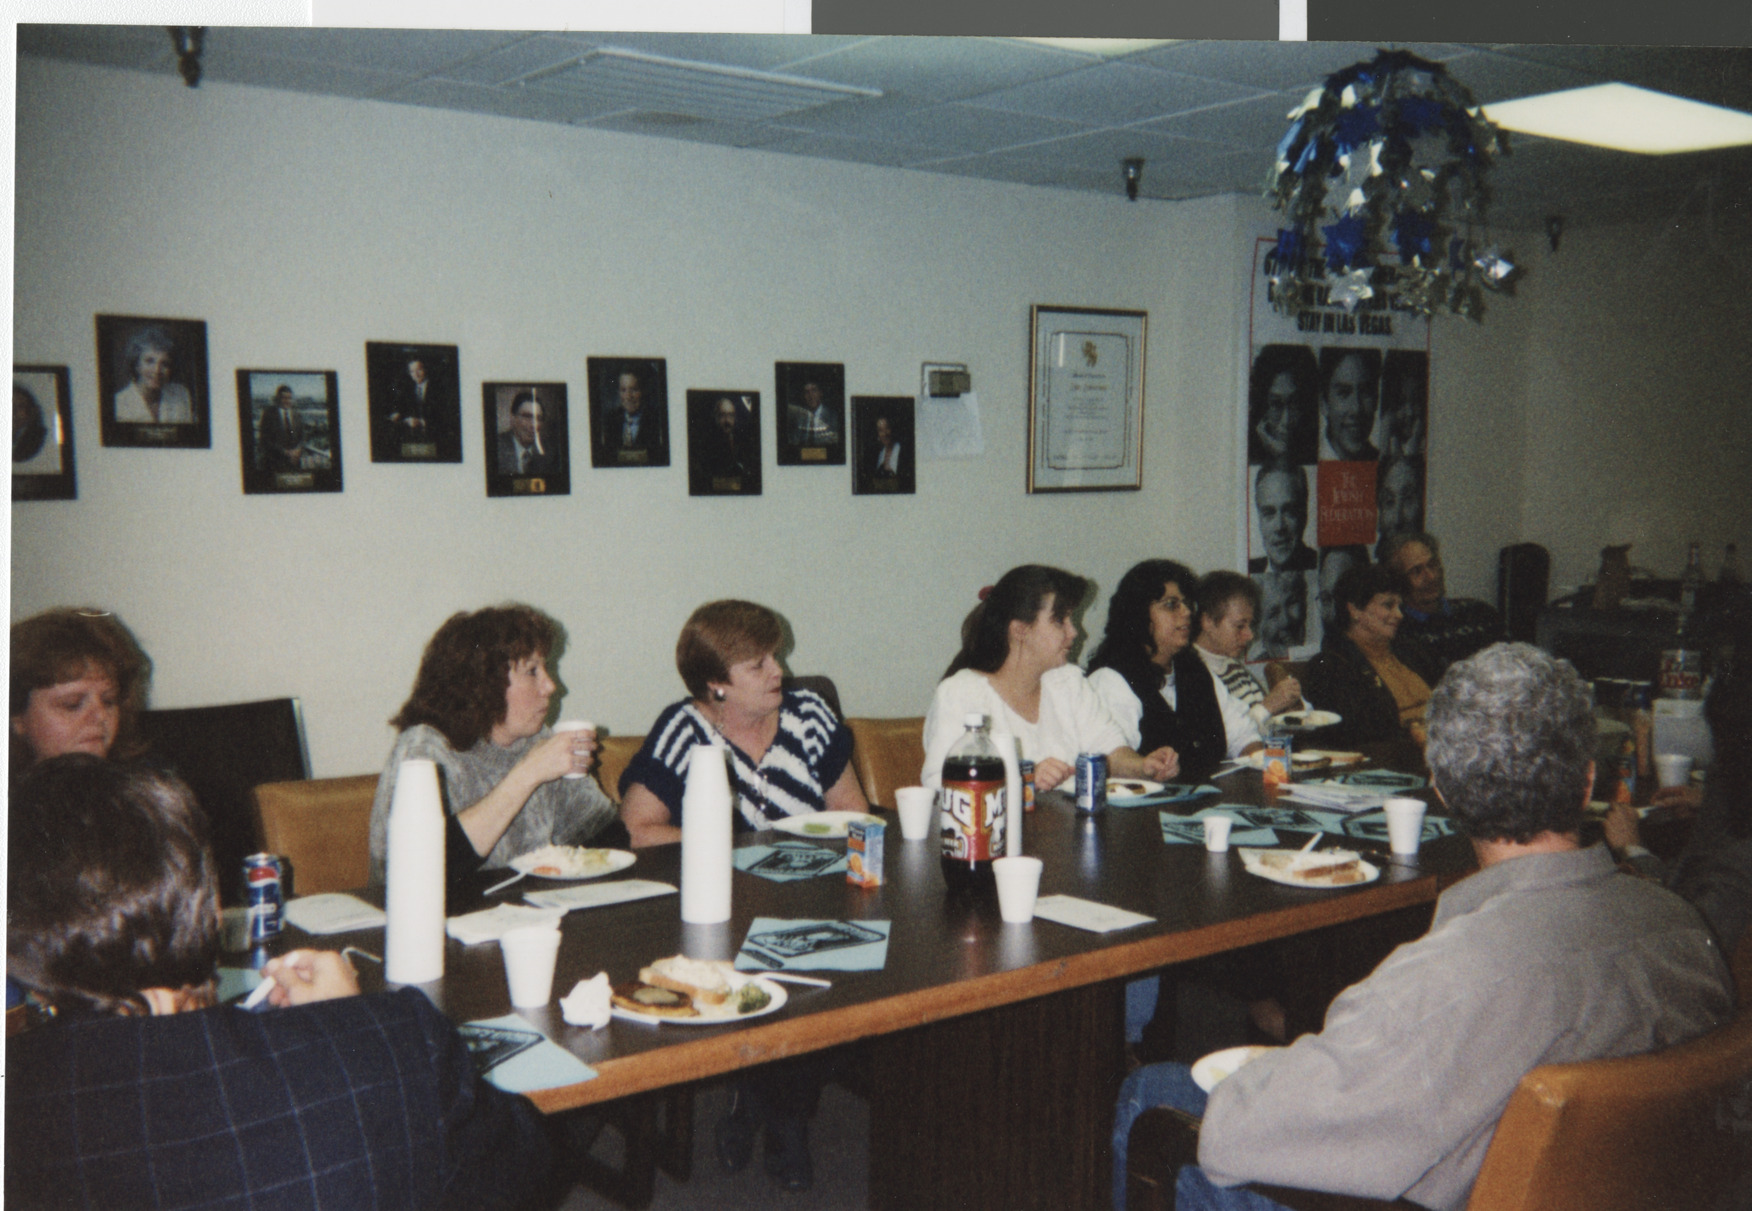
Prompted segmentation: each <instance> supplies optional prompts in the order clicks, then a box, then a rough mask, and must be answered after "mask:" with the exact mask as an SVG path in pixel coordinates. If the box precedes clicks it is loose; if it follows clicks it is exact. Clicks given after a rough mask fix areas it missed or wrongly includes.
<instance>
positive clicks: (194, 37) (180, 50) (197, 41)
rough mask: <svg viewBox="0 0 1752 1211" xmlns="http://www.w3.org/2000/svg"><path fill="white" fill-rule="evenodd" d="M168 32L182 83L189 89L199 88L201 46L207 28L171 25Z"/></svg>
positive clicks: (204, 39) (202, 26) (205, 36)
mask: <svg viewBox="0 0 1752 1211" xmlns="http://www.w3.org/2000/svg"><path fill="white" fill-rule="evenodd" d="M167 28H168V29H169V30H170V45H171V47H172V48H173V49H175V51H176V66H177V70H178V71H180V72H182V78H183V83H184V84H187V85H188V86H189V87H190V88H199V87H200V86H201V44H202V43H203V42H204V41H206V38H207V27H206V26H204V25H172V26H168V27H167Z"/></svg>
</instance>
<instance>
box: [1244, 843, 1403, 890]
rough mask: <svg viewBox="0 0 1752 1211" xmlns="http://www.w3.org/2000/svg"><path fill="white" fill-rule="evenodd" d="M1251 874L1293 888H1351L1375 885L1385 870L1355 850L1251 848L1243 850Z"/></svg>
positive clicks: (1245, 866)
mask: <svg viewBox="0 0 1752 1211" xmlns="http://www.w3.org/2000/svg"><path fill="white" fill-rule="evenodd" d="M1237 852H1239V853H1240V855H1241V865H1242V866H1243V867H1244V868H1245V869H1246V870H1247V872H1248V873H1249V874H1254V875H1258V876H1259V877H1260V878H1262V879H1270V880H1271V881H1272V882H1273V883H1282V884H1285V885H1286V886H1289V887H1351V886H1354V885H1356V884H1358V883H1373V882H1374V881H1375V880H1376V879H1378V878H1380V877H1381V870H1380V868H1379V867H1377V866H1375V865H1374V864H1373V863H1370V862H1365V861H1363V859H1362V855H1360V854H1358V853H1357V852H1356V851H1355V850H1351V849H1321V850H1299V849H1249V848H1247V847H1245V846H1243V847H1241V848H1240V849H1239V850H1238V851H1237Z"/></svg>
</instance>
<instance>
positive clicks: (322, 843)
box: [254, 774, 377, 896]
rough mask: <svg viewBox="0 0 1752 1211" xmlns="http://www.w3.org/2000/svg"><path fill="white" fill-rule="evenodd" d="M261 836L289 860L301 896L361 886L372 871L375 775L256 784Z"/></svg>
mask: <svg viewBox="0 0 1752 1211" xmlns="http://www.w3.org/2000/svg"><path fill="white" fill-rule="evenodd" d="M254 794H255V804H256V815H257V817H258V819H259V820H260V821H261V830H262V840H263V843H264V844H265V845H266V846H267V851H268V852H269V853H271V854H279V855H281V856H282V857H285V858H289V859H291V862H292V890H293V891H294V892H296V893H297V894H298V895H301V896H308V895H314V894H316V893H317V892H324V891H347V890H349V889H351V888H355V887H363V886H365V884H366V882H367V881H368V880H369V879H370V876H371V800H372V798H373V797H374V796H375V795H376V794H377V775H376V774H359V775H356V776H354V777H351V778H310V779H305V780H303V781H299V782H264V783H262V784H261V785H260V786H258V787H256V788H255V792H254Z"/></svg>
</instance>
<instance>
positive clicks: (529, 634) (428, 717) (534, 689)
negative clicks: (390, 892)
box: [371, 605, 619, 883]
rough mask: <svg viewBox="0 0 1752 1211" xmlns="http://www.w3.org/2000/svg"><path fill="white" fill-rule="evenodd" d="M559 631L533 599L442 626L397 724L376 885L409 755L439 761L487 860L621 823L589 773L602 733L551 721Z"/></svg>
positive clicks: (374, 852)
mask: <svg viewBox="0 0 1752 1211" xmlns="http://www.w3.org/2000/svg"><path fill="white" fill-rule="evenodd" d="M559 637H560V629H559V625H558V624H557V623H555V622H554V620H553V619H551V618H549V617H548V616H547V615H546V614H543V613H541V612H540V611H539V610H535V609H531V608H530V607H529V606H526V605H504V606H494V607H491V608H489V609H485V610H477V611H475V612H474V613H472V614H467V613H462V614H452V615H451V616H450V617H449V618H448V619H446V620H445V623H444V625H443V626H441V627H439V628H438V633H437V634H436V635H434V636H432V640H431V642H430V643H428V644H427V645H426V652H425V654H424V655H423V656H421V657H420V671H419V673H418V674H417V675H416V676H415V678H414V689H413V693H411V694H410V695H408V700H407V702H405V703H404V704H402V708H401V710H400V711H399V712H398V713H397V714H396V716H395V718H393V719H391V720H390V722H391V723H393V724H394V725H395V726H396V727H399V728H401V729H402V733H401V735H399V736H397V737H396V739H395V748H393V749H392V750H390V754H389V762H388V763H387V764H386V765H385V766H384V767H383V775H382V776H381V777H380V778H379V779H378V780H377V798H376V799H375V800H374V801H373V802H372V804H371V881H372V882H373V883H381V882H383V876H384V862H385V843H386V835H387V832H388V827H389V806H390V803H391V801H392V800H393V799H394V797H395V777H396V771H397V770H398V769H400V768H401V763H402V762H403V761H405V760H407V759H409V758H425V759H426V760H429V761H433V762H435V763H436V764H437V766H438V776H439V780H440V782H442V784H443V789H444V804H445V810H447V811H448V812H449V813H450V815H451V816H452V818H453V819H454V821H455V823H456V825H457V826H458V828H459V829H460V831H461V832H462V834H463V836H464V837H465V838H466V839H467V841H468V843H469V845H470V846H472V847H473V849H474V853H475V855H476V857H477V859H478V861H477V863H476V864H477V865H478V866H479V867H484V868H489V869H490V868H497V867H503V866H506V865H509V864H510V861H511V859H512V858H514V857H516V856H517V855H518V854H521V853H527V852H528V851H529V850H532V849H539V848H540V847H541V846H543V845H550V844H552V845H582V844H584V843H585V842H588V841H590V840H592V839H594V838H596V837H597V835H598V834H599V833H601V832H602V831H603V830H604V829H606V828H609V827H610V826H612V825H613V824H614V823H615V819H616V812H615V807H614V804H613V803H611V802H610V801H609V798H608V796H607V795H605V794H603V793H602V788H601V787H599V786H597V785H596V780H595V779H594V778H591V777H589V776H588V775H586V774H585V771H586V770H588V769H589V768H590V762H591V759H592V757H593V756H594V754H595V752H596V737H595V735H594V734H593V733H591V732H589V731H579V732H561V733H557V734H556V733H554V732H553V731H551V730H549V729H548V727H547V715H548V706H549V704H550V703H551V702H552V701H553V696H554V690H555V688H556V687H555V685H554V681H553V678H552V677H551V676H549V674H548V668H547V661H548V657H549V656H550V655H552V654H553V652H554V649H555V648H556V647H557V646H558V643H559ZM569 775H571V776H570V777H569ZM616 831H617V832H618V831H619V830H616ZM451 842H452V848H454V847H455V845H456V844H457V838H456V830H454V829H453V830H452V832H451ZM464 856H465V857H466V855H464ZM452 857H453V858H454V857H455V855H454V854H453V855H452ZM452 866H453V867H454V866H455V863H454V862H453V863H452Z"/></svg>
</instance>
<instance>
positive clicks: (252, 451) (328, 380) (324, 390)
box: [237, 370, 341, 496]
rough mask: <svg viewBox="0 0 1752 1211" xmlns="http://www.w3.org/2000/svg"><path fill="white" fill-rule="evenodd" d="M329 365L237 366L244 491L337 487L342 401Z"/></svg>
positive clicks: (339, 477)
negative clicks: (319, 367) (325, 367)
mask: <svg viewBox="0 0 1752 1211" xmlns="http://www.w3.org/2000/svg"><path fill="white" fill-rule="evenodd" d="M336 384H337V377H336V374H335V372H334V371H333V370H239V371H238V372H237V433H238V439H239V440H238V445H239V446H240V447H241V449H242V457H243V491H244V493H245V495H249V496H254V495H257V494H259V493H269V492H339V491H340V490H341V402H340V391H339V389H338V387H337V385H336Z"/></svg>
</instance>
